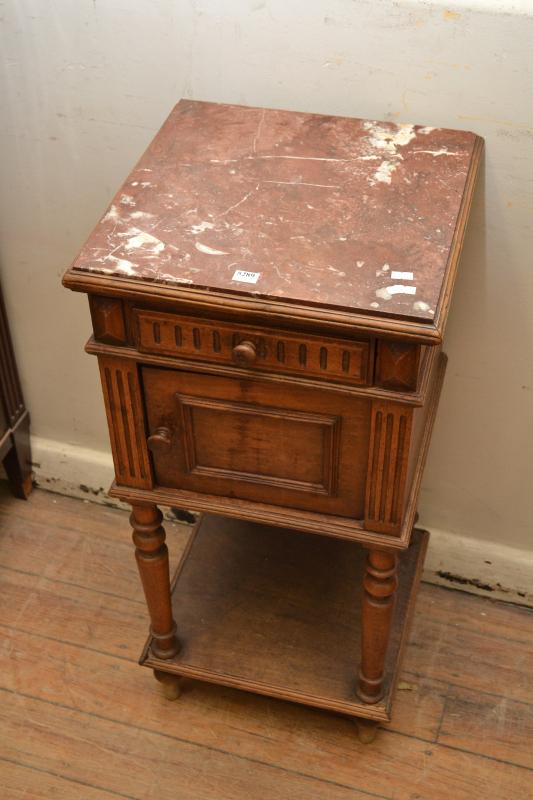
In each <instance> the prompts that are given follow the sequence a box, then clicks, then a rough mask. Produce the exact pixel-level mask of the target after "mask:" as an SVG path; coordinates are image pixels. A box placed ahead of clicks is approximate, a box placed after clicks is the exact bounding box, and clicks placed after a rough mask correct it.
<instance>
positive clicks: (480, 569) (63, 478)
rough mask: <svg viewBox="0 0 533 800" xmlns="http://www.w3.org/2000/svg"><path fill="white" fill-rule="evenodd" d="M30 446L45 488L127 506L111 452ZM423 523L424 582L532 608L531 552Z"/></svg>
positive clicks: (49, 442)
mask: <svg viewBox="0 0 533 800" xmlns="http://www.w3.org/2000/svg"><path fill="white" fill-rule="evenodd" d="M31 446H32V454H33V460H34V466H33V469H34V477H35V483H36V485H37V486H39V487H40V488H41V489H47V490H48V491H51V492H57V493H58V494H64V495H68V496H69V497H78V498H80V499H82V500H85V501H90V502H93V503H102V504H105V505H109V506H114V507H116V508H122V509H128V506H127V505H125V504H124V503H121V502H120V501H118V500H116V499H114V498H111V497H108V495H107V490H108V488H109V486H110V485H111V482H112V480H113V478H114V471H113V462H112V459H111V455H110V454H108V453H105V452H102V451H101V450H91V449H88V448H84V447H78V446H75V445H70V444H64V443H63V442H57V441H55V440H53V439H43V438H41V437H37V436H34V437H32V442H31ZM163 511H165V509H163ZM168 518H169V519H174V518H173V517H172V516H169V517H168ZM420 524H423V527H424V528H426V529H427V530H429V531H430V533H431V540H430V545H429V549H428V552H427V556H426V564H425V568H424V573H423V578H422V579H423V580H424V581H427V582H428V583H435V584H438V585H440V586H446V587H448V588H451V589H460V590H461V591H464V592H469V593H471V594H477V595H481V596H483V597H490V598H492V599H495V600H505V601H506V602H508V603H516V604H519V605H525V606H531V607H533V592H532V591H531V588H530V587H532V586H533V557H532V554H531V553H530V552H528V551H526V550H520V549H518V548H515V547H508V546H505V545H500V544H496V543H493V542H489V541H485V540H480V539H474V538H470V537H467V536H458V535H456V534H454V533H451V532H449V531H443V530H438V529H436V528H433V527H432V525H431V520H427V519H423V520H421V521H420Z"/></svg>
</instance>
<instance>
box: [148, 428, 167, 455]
mask: <svg viewBox="0 0 533 800" xmlns="http://www.w3.org/2000/svg"><path fill="white" fill-rule="evenodd" d="M147 443H148V447H149V448H150V450H151V451H152V452H153V453H157V452H164V451H165V450H168V448H169V447H170V445H171V443H172V432H171V430H170V428H164V427H162V428H156V429H155V432H154V433H153V434H152V435H151V436H149V437H148V440H147Z"/></svg>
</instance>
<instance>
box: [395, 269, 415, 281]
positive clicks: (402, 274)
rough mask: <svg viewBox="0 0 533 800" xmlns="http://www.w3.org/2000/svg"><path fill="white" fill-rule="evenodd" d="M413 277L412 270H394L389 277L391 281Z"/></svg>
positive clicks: (411, 278) (407, 279)
mask: <svg viewBox="0 0 533 800" xmlns="http://www.w3.org/2000/svg"><path fill="white" fill-rule="evenodd" d="M413 277H414V276H413V273H412V272H396V270H393V271H392V272H391V278H392V280H393V281H412V280H413Z"/></svg>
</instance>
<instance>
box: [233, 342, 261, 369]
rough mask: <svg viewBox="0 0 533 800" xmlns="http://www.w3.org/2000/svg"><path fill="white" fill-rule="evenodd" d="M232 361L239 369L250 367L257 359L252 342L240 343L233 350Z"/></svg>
mask: <svg viewBox="0 0 533 800" xmlns="http://www.w3.org/2000/svg"><path fill="white" fill-rule="evenodd" d="M232 356H233V360H234V361H235V363H236V364H238V365H239V367H251V366H252V364H253V363H254V361H255V359H256V358H257V351H256V349H255V344H254V343H253V342H241V343H240V344H238V345H236V347H234V348H233V353H232Z"/></svg>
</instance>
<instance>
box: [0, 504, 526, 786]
mask: <svg viewBox="0 0 533 800" xmlns="http://www.w3.org/2000/svg"><path fill="white" fill-rule="evenodd" d="M166 528H167V534H168V541H169V547H170V551H171V556H172V560H173V561H174V562H175V561H176V560H177V558H178V556H179V553H180V551H181V549H182V548H183V546H184V544H185V541H186V539H187V535H188V529H187V528H186V526H182V525H177V524H175V525H173V524H167V526H166ZM532 619H533V616H532V614H531V612H530V611H527V610H524V609H521V608H518V607H516V606H508V605H505V604H503V603H497V602H492V601H488V600H485V599H481V598H477V597H473V596H471V595H466V594H464V593H461V592H456V591H450V590H446V589H443V588H439V587H435V586H429V585H423V586H422V589H421V591H420V594H419V598H418V607H417V613H416V615H415V623H414V627H413V632H412V635H411V644H410V646H409V647H408V649H407V652H406V659H405V669H404V671H403V674H402V677H401V681H400V685H399V691H398V693H397V695H396V702H395V706H394V714H393V721H392V724H391V725H390V726H389V728H388V730H386V731H385V730H383V731H380V733H379V734H378V737H377V738H376V741H375V742H374V744H373V745H370V746H363V745H361V744H359V742H358V741H357V738H356V735H355V730H354V726H353V723H351V722H350V721H349V720H347V719H344V718H342V717H337V716H335V715H332V714H328V713H325V712H320V711H317V710H313V709H308V708H304V707H299V706H296V705H293V704H290V703H284V702H281V701H276V700H270V699H268V698H264V697H256V696H254V695H251V694H246V693H244V692H238V691H235V690H231V689H225V688H222V687H217V686H210V685H207V684H201V683H197V682H192V681H189V682H187V683H186V684H185V691H184V693H183V695H182V698H181V699H180V700H179V701H177V702H175V703H169V702H168V701H165V700H164V698H163V697H162V696H161V693H160V688H159V686H158V684H157V683H156V682H155V681H154V680H153V678H152V676H151V674H150V672H149V671H148V670H146V669H142V668H141V667H139V666H138V665H137V664H136V660H137V658H138V656H139V654H140V650H141V647H142V644H143V642H144V639H145V636H146V628H147V620H146V613H145V609H144V604H143V600H142V591H141V589H140V585H139V582H138V578H137V574H136V572H135V568H134V559H133V557H132V546H131V544H130V532H129V526H128V519H127V514H125V513H124V512H120V511H116V510H113V509H108V508H105V507H104V508H102V506H96V505H92V504H88V503H83V502H81V501H79V500H73V499H70V498H64V497H60V496H57V495H53V494H49V493H46V492H42V491H35V492H34V493H33V494H32V496H31V498H30V500H29V501H28V502H26V503H25V502H23V501H18V500H14V499H12V498H10V497H9V496H8V495H7V494H6V493H5V492H0V637H1V641H2V647H1V648H0V698H1V701H0V785H2V787H3V789H2V795H1V796H2V798H6V800H10V798H17V800H18V799H19V798H36V800H41V798H69V800H70V798H73V799H76V798H80V799H81V798H83V799H85V798H87V800H92V798H94V799H95V800H99V798H102V800H107V798H114V797H128V798H135V799H136V800H137V799H138V800H152V798H156V797H157V798H158V800H162V799H164V798H167V797H168V798H173V800H175V798H180V800H181V798H185V799H187V798H195V800H197V799H199V800H203V798H205V799H206V800H208V799H209V800H211V799H212V800H219V798H220V800H224V798H226V797H227V798H232V799H234V800H240V799H241V798H243V799H244V798H246V799H247V800H248V798H254V800H255V798H258V800H262V799H263V798H265V800H266V799H267V798H268V799H269V798H306V800H307V798H311V799H312V798H328V800H330V798H331V800H337V798H339V800H341V799H342V800H344V798H350V799H351V800H359V798H366V797H378V798H379V797H381V798H391V800H392V799H394V800H415V798H416V800H426V799H427V800H441V798H442V800H448V798H450V797H453V798H457V800H462V798H465V800H466V798H490V797H497V798H499V800H507V799H508V800H511V799H512V800H515V798H518V797H521V798H522V797H523V798H525V797H528V796H530V795H531V786H532V780H533V775H532V772H531V767H532V766H533V763H532V757H531V752H532V750H533V747H532V746H533V721H532V720H533V717H532V714H533V689H532V686H533V680H532V677H533V675H532V667H533V659H532V658H531V651H532V649H533V631H532Z"/></svg>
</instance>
